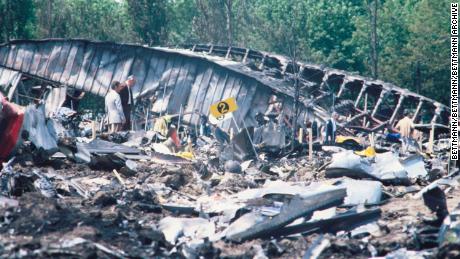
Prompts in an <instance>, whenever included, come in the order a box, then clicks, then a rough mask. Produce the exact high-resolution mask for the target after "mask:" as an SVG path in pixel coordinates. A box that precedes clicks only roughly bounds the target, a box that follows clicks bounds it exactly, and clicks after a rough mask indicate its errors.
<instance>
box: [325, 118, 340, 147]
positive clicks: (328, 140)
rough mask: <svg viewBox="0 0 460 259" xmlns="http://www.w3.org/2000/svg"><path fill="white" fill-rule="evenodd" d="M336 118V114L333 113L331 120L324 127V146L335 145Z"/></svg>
mask: <svg viewBox="0 0 460 259" xmlns="http://www.w3.org/2000/svg"><path fill="white" fill-rule="evenodd" d="M338 118H339V115H338V114H337V113H336V112H333V113H332V116H331V118H330V119H329V120H327V121H326V125H325V133H326V137H325V139H324V143H325V144H329V145H334V144H335V133H336V131H337V119H338Z"/></svg>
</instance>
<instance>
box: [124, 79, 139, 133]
mask: <svg viewBox="0 0 460 259" xmlns="http://www.w3.org/2000/svg"><path fill="white" fill-rule="evenodd" d="M135 84H136V78H134V76H129V77H128V80H126V81H125V82H124V83H122V90H121V92H120V98H121V106H122V107H123V113H124V115H125V118H126V122H125V123H124V124H123V130H131V110H132V107H133V105H134V98H133V90H132V88H133V87H134V85H135Z"/></svg>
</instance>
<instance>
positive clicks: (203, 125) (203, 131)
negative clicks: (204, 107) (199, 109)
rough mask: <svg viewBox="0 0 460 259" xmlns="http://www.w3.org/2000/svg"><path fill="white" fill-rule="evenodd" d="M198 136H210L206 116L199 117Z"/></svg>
mask: <svg viewBox="0 0 460 259" xmlns="http://www.w3.org/2000/svg"><path fill="white" fill-rule="evenodd" d="M200 136H206V137H209V136H211V127H210V126H209V123H208V117H207V116H206V115H201V116H200Z"/></svg>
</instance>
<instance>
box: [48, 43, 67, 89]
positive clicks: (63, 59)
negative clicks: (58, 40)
mask: <svg viewBox="0 0 460 259" xmlns="http://www.w3.org/2000/svg"><path fill="white" fill-rule="evenodd" d="M71 47H72V42H70V43H64V44H63V46H62V48H61V51H60V52H59V56H58V58H57V59H56V63H55V64H56V66H55V68H54V69H53V71H52V75H51V80H53V81H58V82H60V79H61V76H62V73H63V72H64V69H65V65H66V63H67V60H68V59H69V54H70V49H71Z"/></svg>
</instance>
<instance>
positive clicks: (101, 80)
mask: <svg viewBox="0 0 460 259" xmlns="http://www.w3.org/2000/svg"><path fill="white" fill-rule="evenodd" d="M116 61H117V59H116V55H114V52H113V51H112V49H111V48H107V49H106V50H104V53H103V55H102V59H101V63H100V66H99V69H98V71H97V74H96V79H95V82H94V85H93V87H95V88H96V89H99V90H98V95H102V96H105V95H106V93H107V91H108V90H109V89H110V83H111V81H112V76H113V71H114V69H115V65H116V63H115V62H116Z"/></svg>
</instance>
